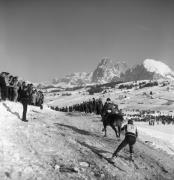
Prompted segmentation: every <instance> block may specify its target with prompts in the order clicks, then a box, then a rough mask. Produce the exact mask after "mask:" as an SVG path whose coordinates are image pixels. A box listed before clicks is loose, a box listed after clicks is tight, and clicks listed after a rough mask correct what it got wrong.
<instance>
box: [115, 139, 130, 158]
mask: <svg viewBox="0 0 174 180" xmlns="http://www.w3.org/2000/svg"><path fill="white" fill-rule="evenodd" d="M127 144H128V142H127V139H126V138H125V139H124V140H123V141H122V142H121V144H120V145H119V146H118V147H117V149H116V150H115V152H114V153H113V155H112V157H114V156H117V154H118V153H119V151H120V150H121V149H122V148H124V147H125V146H126V145H127Z"/></svg>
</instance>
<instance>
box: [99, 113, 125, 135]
mask: <svg viewBox="0 0 174 180" xmlns="http://www.w3.org/2000/svg"><path fill="white" fill-rule="evenodd" d="M102 119H103V130H102V131H104V132H105V135H104V137H106V127H107V126H111V128H112V129H113V130H114V131H115V134H116V137H118V138H119V137H120V133H121V126H122V122H123V116H122V115H121V114H108V115H105V116H104V117H103V118H102ZM116 127H117V128H118V132H117V128H116Z"/></svg>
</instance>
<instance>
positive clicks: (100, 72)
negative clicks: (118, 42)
mask: <svg viewBox="0 0 174 180" xmlns="http://www.w3.org/2000/svg"><path fill="white" fill-rule="evenodd" d="M125 69H126V64H125V63H120V62H116V63H114V62H113V61H112V60H111V59H110V58H103V59H102V60H101V61H100V62H99V64H98V66H97V68H96V69H95V70H94V72H93V76H92V82H94V83H106V82H110V81H112V80H113V79H115V78H119V77H120V74H121V73H122V72H124V71H125Z"/></svg>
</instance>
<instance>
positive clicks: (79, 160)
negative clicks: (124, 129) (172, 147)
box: [0, 101, 174, 180]
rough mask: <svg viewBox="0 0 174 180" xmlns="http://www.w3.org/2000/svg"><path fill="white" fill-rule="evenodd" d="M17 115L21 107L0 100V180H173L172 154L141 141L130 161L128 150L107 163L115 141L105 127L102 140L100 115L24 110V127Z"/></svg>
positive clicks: (19, 115) (46, 109) (173, 165)
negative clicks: (106, 134) (133, 160)
mask: <svg viewBox="0 0 174 180" xmlns="http://www.w3.org/2000/svg"><path fill="white" fill-rule="evenodd" d="M21 114H22V105H21V104H20V103H12V102H8V101H7V102H4V103H2V102H0V179H1V180H6V179H12V180H28V179H30V180H58V179H62V180H65V179H67V180H68V179H75V180H76V179H80V180H83V179H103V180H105V179H117V180H126V179H127V180H134V179H138V180H139V179H142V180H143V179H149V180H150V179H153V180H155V179H156V180H173V179H174V159H173V156H171V155H167V154H166V153H165V152H163V151H160V150H156V149H153V148H152V147H150V146H148V145H146V144H145V143H142V142H141V141H138V142H137V144H136V146H135V162H134V163H132V162H129V161H128V157H129V153H128V148H125V149H124V150H123V151H121V152H120V156H119V157H118V158H117V159H115V163H114V164H113V163H111V162H110V161H109V157H111V155H112V152H113V151H114V150H115V148H116V147H117V146H118V144H119V143H120V141H119V140H118V139H116V138H115V134H114V132H113V130H111V129H110V128H109V127H108V137H106V138H104V137H103V133H102V132H101V129H102V124H101V121H100V117H99V116H95V115H88V116H85V115H84V114H79V113H67V114H65V113H60V112H56V111H53V110H50V109H48V108H46V107H44V109H43V110H40V109H39V107H32V106H29V109H28V114H27V119H28V120H29V122H27V123H26V122H22V121H21ZM123 137H124V136H123V135H122V136H121V139H123Z"/></svg>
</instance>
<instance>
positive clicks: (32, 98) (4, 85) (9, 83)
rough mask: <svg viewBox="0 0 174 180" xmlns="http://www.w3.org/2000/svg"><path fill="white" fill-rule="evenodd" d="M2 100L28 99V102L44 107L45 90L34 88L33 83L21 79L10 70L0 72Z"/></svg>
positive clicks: (17, 100)
mask: <svg viewBox="0 0 174 180" xmlns="http://www.w3.org/2000/svg"><path fill="white" fill-rule="evenodd" d="M0 100H1V101H5V100H10V101H14V102H21V101H23V100H27V104H30V105H35V106H40V107H41V108H42V105H43V101H44V95H43V92H42V91H40V90H37V89H36V88H34V85H33V84H32V83H28V84H27V83H26V82H25V81H23V80H19V79H18V77H17V76H13V75H11V74H10V73H8V72H2V73H0Z"/></svg>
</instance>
